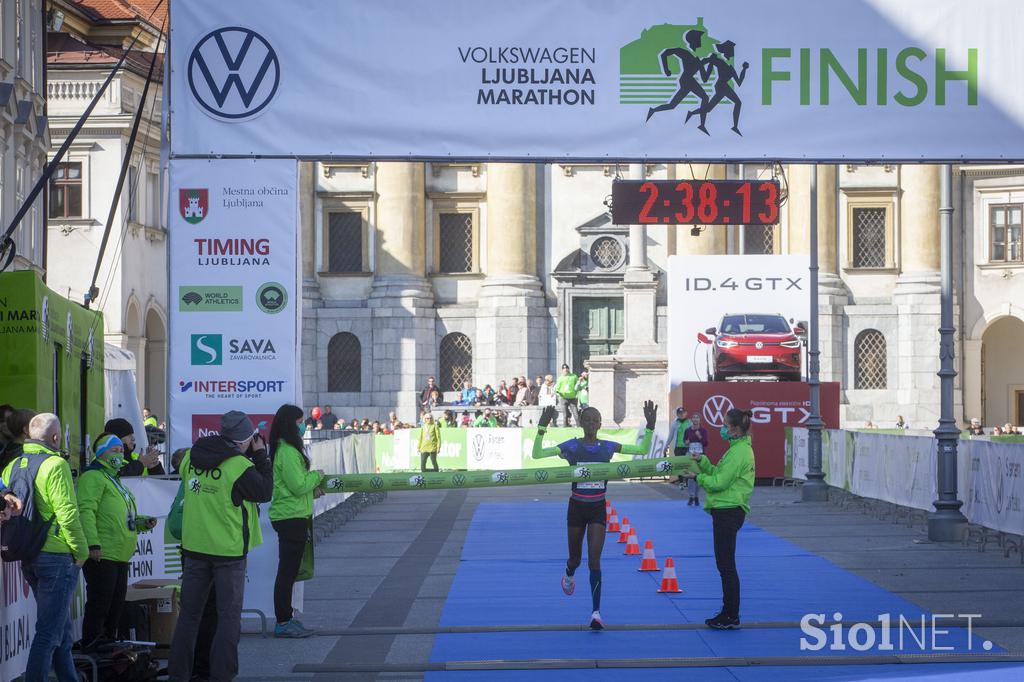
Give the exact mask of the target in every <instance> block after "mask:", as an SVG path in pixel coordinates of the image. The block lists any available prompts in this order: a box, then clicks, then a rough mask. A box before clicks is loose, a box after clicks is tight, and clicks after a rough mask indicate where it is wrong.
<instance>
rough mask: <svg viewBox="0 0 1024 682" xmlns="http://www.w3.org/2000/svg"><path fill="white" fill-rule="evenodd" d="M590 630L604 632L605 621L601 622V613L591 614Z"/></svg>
mask: <svg viewBox="0 0 1024 682" xmlns="http://www.w3.org/2000/svg"><path fill="white" fill-rule="evenodd" d="M590 629H591V630H604V621H603V620H601V612H600V611H594V612H593V613H592V614H590Z"/></svg>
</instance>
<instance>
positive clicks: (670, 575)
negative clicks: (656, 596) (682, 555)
mask: <svg viewBox="0 0 1024 682" xmlns="http://www.w3.org/2000/svg"><path fill="white" fill-rule="evenodd" d="M658 592H682V590H680V589H679V581H678V580H677V579H676V562H674V561H672V557H669V558H667V559H665V571H664V572H663V573H662V574H661V587H659V588H658Z"/></svg>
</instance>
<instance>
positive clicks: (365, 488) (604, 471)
mask: <svg viewBox="0 0 1024 682" xmlns="http://www.w3.org/2000/svg"><path fill="white" fill-rule="evenodd" d="M696 468H697V463H696V462H695V461H694V460H693V458H691V457H664V458H661V459H634V460H631V461H628V462H608V463H607V464H604V463H600V464H586V465H579V466H561V467H545V468H542V469H506V470H504V471H426V472H422V473H420V472H411V471H410V472H405V473H392V474H343V475H340V476H325V477H324V490H326V491H327V492H329V493H369V492H377V491H382V490H444V489H447V488H500V487H502V486H509V485H539V484H544V483H579V482H581V481H614V480H621V479H623V478H641V477H648V476H664V475H666V474H671V473H673V472H675V473H679V472H681V471H683V470H685V469H689V470H696Z"/></svg>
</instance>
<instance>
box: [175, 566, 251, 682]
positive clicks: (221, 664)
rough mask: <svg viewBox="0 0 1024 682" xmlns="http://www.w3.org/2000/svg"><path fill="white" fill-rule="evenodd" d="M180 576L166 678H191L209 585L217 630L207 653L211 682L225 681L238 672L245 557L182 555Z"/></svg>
mask: <svg viewBox="0 0 1024 682" xmlns="http://www.w3.org/2000/svg"><path fill="white" fill-rule="evenodd" d="M183 561H184V564H185V565H184V571H183V573H182V576H181V613H180V614H179V616H178V624H177V626H176V627H175V628H174V639H173V640H172V642H171V655H170V660H169V661H168V673H169V679H171V680H175V681H177V682H188V681H189V679H190V678H191V677H192V664H193V660H194V657H195V649H196V638H197V636H198V633H199V627H200V622H201V620H202V616H203V610H204V608H205V607H206V600H207V597H208V596H209V593H210V587H211V586H216V590H217V631H216V634H214V636H213V646H212V647H211V652H210V680H211V682H229V681H230V680H233V679H235V676H236V675H238V638H239V637H240V636H241V633H242V598H243V596H244V595H245V558H244V557H243V558H241V559H217V560H214V559H207V558H200V557H196V556H192V555H188V554H186V555H185V556H184V557H183Z"/></svg>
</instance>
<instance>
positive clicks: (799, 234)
mask: <svg viewBox="0 0 1024 682" xmlns="http://www.w3.org/2000/svg"><path fill="white" fill-rule="evenodd" d="M787 174H788V180H789V202H788V204H787V206H788V207H789V220H788V223H787V228H788V232H789V253H791V254H799V255H809V254H810V243H811V232H810V230H811V166H809V165H803V164H799V165H791V166H789V169H788V173H787ZM817 179H818V210H817V221H818V268H819V270H818V315H819V317H818V332H819V334H820V339H819V343H818V346H819V348H820V349H821V356H820V359H821V369H820V372H819V376H820V378H821V380H822V381H842V379H843V374H844V368H845V364H846V354H845V352H844V350H843V339H844V336H843V334H844V332H843V317H844V315H843V306H845V305H846V304H847V303H849V295H848V291H847V289H846V285H845V284H844V282H843V280H842V279H840V277H839V273H838V270H839V268H838V267H837V262H838V248H837V225H836V190H837V174H836V167H835V166H831V165H825V164H818V174H817Z"/></svg>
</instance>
